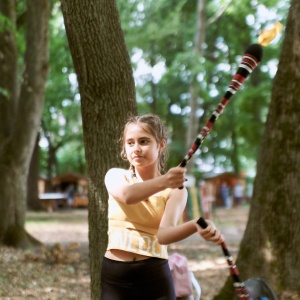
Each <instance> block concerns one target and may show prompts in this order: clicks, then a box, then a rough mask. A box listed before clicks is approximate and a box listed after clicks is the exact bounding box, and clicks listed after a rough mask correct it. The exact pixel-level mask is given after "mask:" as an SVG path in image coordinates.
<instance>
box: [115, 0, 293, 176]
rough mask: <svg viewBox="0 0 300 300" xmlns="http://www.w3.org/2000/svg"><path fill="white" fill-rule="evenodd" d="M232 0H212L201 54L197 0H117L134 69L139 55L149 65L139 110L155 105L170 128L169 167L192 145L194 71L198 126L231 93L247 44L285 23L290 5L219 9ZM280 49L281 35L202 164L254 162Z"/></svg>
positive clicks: (243, 0) (210, 141) (139, 85)
mask: <svg viewBox="0 0 300 300" xmlns="http://www.w3.org/2000/svg"><path fill="white" fill-rule="evenodd" d="M227 3H228V1H221V0H220V1H216V0H215V1H208V2H207V5H206V7H205V13H206V22H207V24H206V39H205V44H204V45H203V46H204V48H203V50H204V52H203V56H202V57H199V56H198V55H197V54H196V52H195V49H194V38H195V35H196V3H195V1H164V0H160V1H150V0H149V1H142V0H140V1H138V0H136V1H130V2H129V3H128V2H126V3H125V2H124V1H118V5H119V11H120V16H121V22H122V27H123V29H124V32H125V38H126V42H127V45H128V48H129V51H130V53H131V55H132V57H135V60H134V64H133V68H134V70H136V69H137V66H139V65H140V64H141V62H142V61H143V62H144V64H147V65H148V66H149V71H148V73H147V74H146V75H140V76H139V77H136V78H137V82H136V90H137V98H138V105H139V106H138V107H139V112H140V113H144V112H154V113H157V114H159V115H160V116H161V117H162V118H163V119H164V120H166V122H167V124H168V126H169V129H170V154H171V157H170V162H169V163H170V166H171V165H174V164H175V165H176V164H178V163H179V162H180V161H181V159H182V157H183V156H184V155H185V153H186V151H187V150H188V149H187V147H186V144H185V142H184V141H185V135H186V130H187V124H188V118H189V97H190V95H189V85H190V83H191V81H192V78H193V77H194V76H196V77H197V89H198V94H199V116H200V117H199V124H198V125H199V130H200V129H201V128H202V127H203V126H204V124H205V123H206V121H207V120H208V118H209V117H210V115H211V113H212V112H213V110H214V109H215V106H216V105H217V104H218V102H219V101H220V100H221V98H222V95H224V93H225V92H226V89H227V87H228V85H229V83H230V81H231V78H232V76H233V74H234V73H235V72H236V70H237V69H238V66H239V63H240V60H241V57H242V55H243V53H244V51H245V49H246V48H247V47H248V46H249V45H250V44H252V43H256V42H257V37H258V35H259V33H260V32H261V31H262V29H264V28H266V27H267V26H270V25H271V24H273V23H274V22H275V21H281V22H283V23H284V22H285V18H286V15H287V9H288V5H286V4H284V2H283V1H279V0H278V1H276V0H274V1H251V0H232V1H230V2H229V5H228V6H227V7H226V9H225V10H224V11H223V13H222V14H218V13H219V12H220V8H222V7H223V6H224V5H226V4H227ZM278 8H280V12H279V13H278ZM263 12H269V14H267V15H266V14H263ZM275 12H277V14H275ZM279 51H280V41H279V42H277V43H276V44H275V45H273V46H272V45H270V46H269V47H267V48H265V54H264V59H263V61H262V62H261V64H260V66H259V68H258V69H259V70H256V71H255V72H254V73H253V74H252V75H251V77H250V79H248V80H247V82H246V83H245V84H244V86H243V87H242V88H241V91H239V92H238V93H237V95H235V96H234V97H233V99H232V100H231V102H233V103H230V104H229V105H228V107H226V110H225V112H224V116H222V117H221V118H220V119H219V120H218V121H217V122H216V125H215V127H214V129H213V130H212V132H211V133H210V134H209V136H208V137H207V139H206V140H205V141H204V143H203V147H202V148H201V149H200V151H199V154H200V156H199V155H198V153H197V155H196V156H197V157H199V159H200V160H201V163H202V164H210V165H211V166H212V169H214V168H221V169H223V170H226V171H232V170H234V169H235V166H234V165H233V162H234V161H236V160H237V159H238V161H239V164H240V167H241V168H242V170H247V169H253V166H254V163H253V162H254V161H255V160H256V156H257V152H258V148H259V143H260V138H261V134H262V131H263V128H264V121H265V118H266V114H267V111H268V104H269V100H270V89H271V83H272V77H273V76H274V72H273V71H272V69H276V63H277V62H278V58H277V57H278V56H279ZM137 54H139V58H138V59H136V56H137ZM272 62H273V66H272V64H271V63H272ZM158 65H163V66H164V69H163V72H162V74H161V75H160V77H159V78H155V74H154V73H153V69H155V67H156V66H158ZM196 135H197V133H195V138H196ZM236 156H237V157H236ZM197 172H198V171H197Z"/></svg>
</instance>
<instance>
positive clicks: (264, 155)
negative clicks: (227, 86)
mask: <svg viewBox="0 0 300 300" xmlns="http://www.w3.org/2000/svg"><path fill="white" fill-rule="evenodd" d="M299 16H300V2H299V1H298V0H292V1H291V7H290V11H289V16H288V20H287V26H286V31H285V37H284V41H283V48H282V53H281V56H280V63H279V66H278V72H277V74H276V77H275V79H274V82H273V89H272V99H271V104H270V108H269V114H268V118H267V122H266V128H265V132H264V136H263V141H262V145H261V152H260V157H259V160H258V164H257V165H258V168H257V176H256V180H255V185H254V194H253V202H252V206H251V211H250V215H249V221H248V225H247V229H246V232H245V236H244V239H243V241H242V243H241V247H240V253H239V256H238V260H237V265H238V267H239V270H240V272H241V276H242V279H244V280H245V279H247V278H250V277H251V278H252V277H257V276H259V277H264V278H267V279H268V281H269V282H270V283H271V284H272V286H273V287H274V288H275V290H276V291H277V293H278V294H279V298H280V299H284V300H288V299H299V296H300V294H299V291H300V280H299V278H300V251H299V247H300V235H299V232H300V222H299V215H300V202H299V199H300V188H299V182H300V172H299V169H300V154H299V145H300V135H299V132H300V123H299V119H300V110H299V107H300V98H299V94H300V85H299V82H300V72H299V63H300V52H299V49H300V48H299V47H300V46H299V45H300V18H299ZM215 299H235V297H234V293H233V289H232V282H231V279H229V280H228V281H227V283H226V285H225V286H224V288H223V291H222V292H221V294H220V295H219V296H218V297H216V298H215Z"/></svg>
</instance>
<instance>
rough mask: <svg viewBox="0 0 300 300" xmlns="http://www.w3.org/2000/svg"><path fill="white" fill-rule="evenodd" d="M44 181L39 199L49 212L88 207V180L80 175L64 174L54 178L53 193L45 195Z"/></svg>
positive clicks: (40, 188)
mask: <svg viewBox="0 0 300 300" xmlns="http://www.w3.org/2000/svg"><path fill="white" fill-rule="evenodd" d="M44 185H45V183H44V180H42V179H40V180H39V182H38V186H39V198H40V200H41V204H42V206H43V207H45V208H46V209H47V210H48V211H49V212H52V211H53V210H55V209H57V208H58V207H74V208H76V207H87V206H88V197H87V178H86V176H84V175H81V174H78V173H64V174H61V175H59V176H56V177H54V178H52V180H51V183H50V185H51V191H50V192H47V193H45V188H44Z"/></svg>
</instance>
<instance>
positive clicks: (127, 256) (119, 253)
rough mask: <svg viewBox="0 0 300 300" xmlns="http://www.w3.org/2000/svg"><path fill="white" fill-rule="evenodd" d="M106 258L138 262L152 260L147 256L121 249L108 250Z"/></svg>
mask: <svg viewBox="0 0 300 300" xmlns="http://www.w3.org/2000/svg"><path fill="white" fill-rule="evenodd" d="M104 256H105V257H107V258H109V259H112V260H118V261H138V260H144V259H148V258H150V257H149V256H146V255H141V254H136V253H132V252H127V251H123V250H119V249H111V250H107V251H106V253H105V255H104Z"/></svg>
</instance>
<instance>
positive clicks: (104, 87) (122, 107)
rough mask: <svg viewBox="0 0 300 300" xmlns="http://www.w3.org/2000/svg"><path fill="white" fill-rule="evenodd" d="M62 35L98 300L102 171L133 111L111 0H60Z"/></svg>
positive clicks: (103, 236)
mask: <svg viewBox="0 0 300 300" xmlns="http://www.w3.org/2000/svg"><path fill="white" fill-rule="evenodd" d="M61 3H62V11H63V15H64V21H65V26H66V33H67V37H68V41H69V45H70V50H71V54H72V57H73V62H74V67H75V70H76V73H77V77H78V83H79V91H80V95H81V105H82V120H83V132H84V144H85V153H86V161H87V172H88V178H89V182H88V184H89V191H88V192H89V249H90V271H91V295H92V299H100V292H101V288H100V268H101V262H102V256H103V254H104V252H105V250H106V246H107V209H108V202H107V199H108V195H107V192H106V189H105V186H104V175H105V173H106V171H107V170H108V169H109V168H111V167H113V166H117V165H120V160H119V159H118V158H119V150H120V148H119V147H118V145H117V141H118V139H119V137H120V133H121V130H122V126H123V124H124V122H125V119H126V118H127V115H128V113H129V112H133V113H135V112H136V104H135V87H134V81H133V76H132V69H131V65H130V59H129V55H128V52H127V49H126V45H125V41H124V36H123V32H122V30H121V26H120V23H119V16H118V12H117V7H116V1H114V0H100V1H99V0H85V1H76V2H74V1H73V0H62V1H61Z"/></svg>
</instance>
